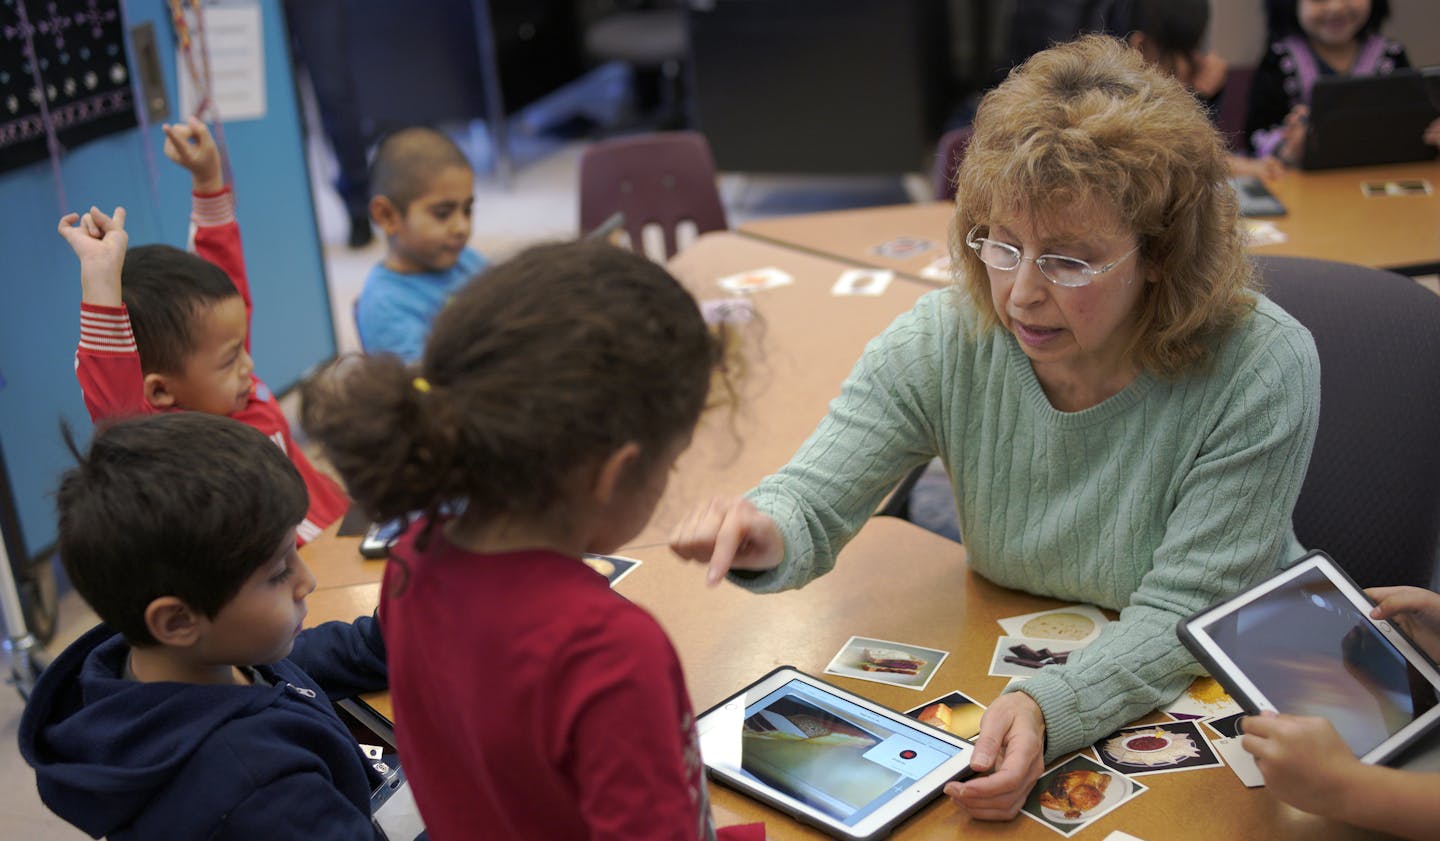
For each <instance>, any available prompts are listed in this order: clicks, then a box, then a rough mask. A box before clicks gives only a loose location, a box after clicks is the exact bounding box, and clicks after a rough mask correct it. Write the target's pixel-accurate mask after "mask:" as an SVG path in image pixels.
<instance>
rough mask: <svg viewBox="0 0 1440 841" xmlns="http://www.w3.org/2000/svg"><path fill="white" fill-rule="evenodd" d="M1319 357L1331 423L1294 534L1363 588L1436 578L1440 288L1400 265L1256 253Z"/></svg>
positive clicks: (1319, 439) (1314, 458) (1318, 443)
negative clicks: (1384, 267)
mask: <svg viewBox="0 0 1440 841" xmlns="http://www.w3.org/2000/svg"><path fill="white" fill-rule="evenodd" d="M1256 262H1257V263H1258V265H1259V267H1260V270H1261V272H1262V276H1263V278H1264V280H1263V283H1264V287H1265V292H1266V294H1267V295H1268V296H1269V297H1270V299H1271V300H1273V301H1274V302H1275V303H1277V304H1279V305H1280V306H1281V307H1282V308H1284V309H1285V310H1286V311H1287V312H1289V313H1290V314H1291V315H1293V316H1294V317H1295V318H1296V319H1297V320H1298V321H1299V322H1300V323H1301V324H1303V325H1305V326H1306V327H1307V328H1308V329H1309V330H1310V332H1311V334H1312V335H1313V336H1314V337H1315V347H1316V349H1317V350H1318V352H1319V355H1320V425H1319V429H1318V431H1317V433H1316V438H1315V450H1314V453H1313V454H1312V455H1311V458H1310V467H1309V470H1308V471H1307V472H1306V474H1305V482H1304V485H1303V486H1302V487H1301V489H1300V499H1299V501H1298V502H1297V503H1296V505H1295V519H1294V522H1295V534H1296V536H1297V537H1298V538H1299V539H1300V543H1301V544H1302V545H1304V546H1305V547H1306V548H1310V549H1322V550H1324V551H1325V552H1327V553H1328V554H1329V555H1330V556H1331V557H1333V558H1335V560H1336V562H1337V563H1339V564H1340V566H1341V567H1343V568H1344V569H1345V570H1346V572H1348V573H1349V574H1350V576H1351V577H1352V578H1354V579H1355V580H1356V581H1357V582H1358V583H1359V584H1360V585H1361V586H1362V587H1373V586H1379V585H1389V584H1409V585H1412V586H1416V587H1426V586H1429V584H1430V582H1431V579H1432V575H1433V574H1434V572H1435V564H1436V561H1437V558H1440V296H1437V295H1435V294H1434V293H1433V292H1430V291H1429V290H1427V289H1425V288H1423V287H1422V286H1420V284H1418V283H1416V282H1415V281H1413V280H1411V279H1409V278H1406V277H1402V276H1400V275H1397V274H1392V273H1390V272H1384V271H1379V270H1377V269H1368V268H1364V267H1361V266H1354V265H1349V264H1346V263H1335V262H1330V261H1326V260H1311V259H1304V258H1299V257H1269V258H1259V259H1257V261H1256Z"/></svg>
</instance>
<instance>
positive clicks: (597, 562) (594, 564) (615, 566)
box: [581, 555, 640, 587]
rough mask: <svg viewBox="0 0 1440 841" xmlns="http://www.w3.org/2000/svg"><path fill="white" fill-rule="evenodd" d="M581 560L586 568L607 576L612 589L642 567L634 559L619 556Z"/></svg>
mask: <svg viewBox="0 0 1440 841" xmlns="http://www.w3.org/2000/svg"><path fill="white" fill-rule="evenodd" d="M581 560H583V561H584V562H585V565H586V566H588V567H590V568H591V569H593V570H595V571H596V572H598V573H600V574H601V575H603V576H605V578H606V579H607V580H609V582H610V586H611V587H614V586H615V585H616V584H619V583H620V579H622V578H624V577H625V576H627V575H629V574H630V573H632V572H634V571H635V568H636V567H638V566H640V562H639V561H637V560H635V559H634V558H623V557H621V556H619V555H585V556H584V557H583V558H582V559H581Z"/></svg>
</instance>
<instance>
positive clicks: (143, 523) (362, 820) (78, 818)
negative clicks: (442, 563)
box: [20, 412, 386, 841]
mask: <svg viewBox="0 0 1440 841" xmlns="http://www.w3.org/2000/svg"><path fill="white" fill-rule="evenodd" d="M68 438H69V436H68V433H67V443H68V444H69V445H70V447H71V451H72V452H75V454H76V459H77V461H78V464H77V466H76V467H75V468H73V469H72V470H70V471H68V472H67V473H66V474H65V475H64V476H63V477H62V478H61V482H60V488H59V490H58V492H57V493H56V501H57V507H58V509H59V514H60V521H59V531H60V537H59V549H60V557H61V559H62V561H63V563H64V565H65V570H66V572H67V573H68V574H69V576H70V580H71V581H72V582H73V583H74V585H75V589H76V590H77V591H79V593H80V595H81V596H83V597H84V598H85V600H86V601H87V602H88V603H89V604H90V606H91V607H93V608H94V609H95V612H96V613H98V614H99V615H100V618H101V620H102V622H103V623H104V624H101V625H97V626H96V627H95V628H94V629H92V630H91V631H89V632H88V633H86V634H85V635H84V636H82V637H81V638H80V639H79V640H77V641H76V642H75V643H73V644H72V645H71V646H70V647H69V648H67V649H66V650H65V651H64V652H63V653H62V654H61V655H60V656H59V657H58V658H57V659H56V660H55V661H54V662H53V663H51V664H50V666H49V667H48V668H47V669H46V670H45V671H44V672H43V673H42V674H41V676H40V680H39V682H38V683H37V685H36V687H35V691H34V693H33V694H32V696H31V698H30V701H29V704H28V705H27V706H26V708H25V712H24V715H23V716H22V718H21V721H20V752H21V754H22V755H23V756H24V757H25V761H26V762H28V763H29V764H30V765H31V766H32V767H33V768H34V769H35V774H36V782H37V787H38V789H39V792H40V797H41V799H43V800H44V801H45V804H46V805H47V806H49V807H50V808H51V809H52V810H54V812H55V813H56V814H58V815H59V816H60V817H62V818H64V819H65V820H67V821H69V822H70V823H72V824H74V825H75V826H77V827H79V828H80V829H82V830H84V831H85V832H87V833H89V834H90V835H91V836H93V837H96V838H99V837H101V836H108V837H109V838H110V839H112V841H124V839H152V838H207V839H224V838H235V839H240V838H245V839H250V838H266V839H292V838H293V839H297V841H298V839H301V838H304V839H307V841H315V840H316V839H335V841H340V839H346V841H353V839H376V838H379V837H380V836H378V835H377V834H376V832H375V830H374V828H373V824H372V823H371V817H370V794H371V791H372V790H373V789H374V787H375V786H376V785H377V784H378V783H379V782H380V776H379V774H378V773H377V772H376V771H375V769H374V768H372V767H371V765H370V763H369V762H368V761H367V760H366V759H365V757H364V755H363V754H362V752H361V750H360V747H359V745H358V744H356V741H355V739H354V738H353V737H352V736H351V734H350V732H349V731H348V729H347V728H346V726H345V725H344V724H343V723H342V722H341V720H340V718H339V716H337V715H336V714H335V711H334V709H332V708H331V705H330V703H331V699H338V698H343V697H347V696H349V695H354V694H356V693H359V692H367V691H374V690H379V689H382V688H384V687H385V685H386V666H385V646H384V643H383V641H382V639H381V636H380V631H379V627H378V626H377V624H376V622H375V620H374V619H373V618H371V617H368V616H366V617H361V618H359V619H357V620H355V622H354V623H345V622H327V623H324V624H322V625H320V626H318V627H315V628H310V629H308V630H305V631H303V632H302V631H301V625H302V623H303V621H304V619H305V597H306V596H307V595H308V594H309V593H310V592H311V591H312V590H314V589H315V578H314V576H312V575H311V574H310V570H309V569H308V568H307V567H306V566H305V562H304V561H303V560H301V559H300V557H299V556H298V555H297V554H296V550H295V528H296V525H297V524H298V523H299V522H300V521H301V519H302V518H303V517H304V516H305V508H306V493H305V485H304V483H303V482H302V481H301V479H300V475H299V474H298V473H297V472H296V470H295V467H294V465H292V464H291V463H290V460H289V459H287V458H286V457H285V454H284V453H283V452H281V451H280V449H279V448H277V447H276V446H275V445H274V444H272V443H271V442H270V440H269V439H267V438H266V437H265V436H264V434H262V433H261V432H259V431H257V430H255V429H254V428H252V427H249V426H246V425H245V424H242V423H240V422H238V421H234V420H230V419H228V418H225V417H220V416H217V415H211V414H206V413H203V412H178V413H173V414H165V415H152V416H147V417H136V418H131V419H127V420H122V421H119V422H116V423H114V424H112V425H109V426H105V427H102V428H101V429H100V430H99V431H98V432H97V434H96V436H95V439H94V441H93V443H92V444H91V447H90V451H89V453H88V454H86V455H83V456H82V455H80V454H79V453H78V451H76V450H75V445H74V442H73V441H69V440H68Z"/></svg>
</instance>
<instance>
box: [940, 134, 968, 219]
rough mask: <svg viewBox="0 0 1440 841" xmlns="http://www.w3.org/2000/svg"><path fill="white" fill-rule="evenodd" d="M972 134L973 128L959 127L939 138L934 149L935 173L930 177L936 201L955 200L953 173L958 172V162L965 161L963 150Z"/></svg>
mask: <svg viewBox="0 0 1440 841" xmlns="http://www.w3.org/2000/svg"><path fill="white" fill-rule="evenodd" d="M974 133H975V129H974V127H972V126H961V127H960V128H952V129H950V130H949V131H947V132H945V134H944V135H943V136H941V138H940V143H939V145H937V146H936V147H935V172H934V175H933V176H932V178H933V180H934V182H935V200H936V201H954V200H955V173H956V172H958V171H959V170H960V162H961V161H963V160H965V148H966V147H967V146H969V145H970V135H972V134H974Z"/></svg>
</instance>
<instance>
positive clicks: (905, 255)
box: [870, 237, 935, 260]
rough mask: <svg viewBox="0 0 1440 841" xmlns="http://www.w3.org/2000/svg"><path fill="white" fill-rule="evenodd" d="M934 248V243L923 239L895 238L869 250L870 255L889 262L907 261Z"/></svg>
mask: <svg viewBox="0 0 1440 841" xmlns="http://www.w3.org/2000/svg"><path fill="white" fill-rule="evenodd" d="M934 247H935V243H934V242H932V241H930V240H928V239H925V238H923V237H895V238H894V239H887V240H886V241H884V242H882V243H880V244H879V245H877V246H875V247H873V248H871V249H870V253H872V254H874V255H875V256H876V257H885V258H888V259H891V260H907V259H909V258H911V257H914V256H915V255H917V254H924V253H925V252H926V251H929V250H930V249H932V248H934Z"/></svg>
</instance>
